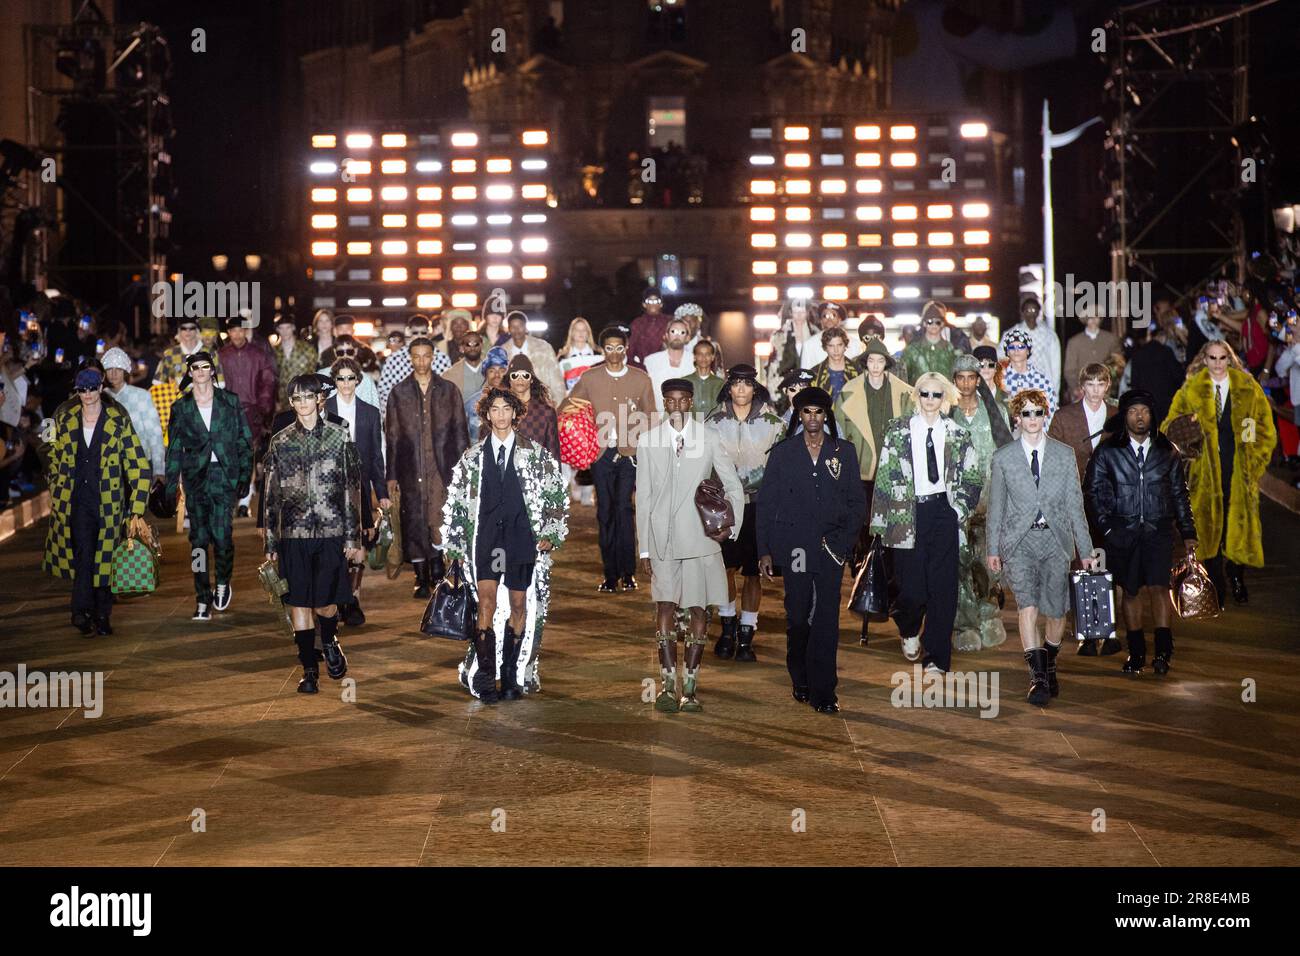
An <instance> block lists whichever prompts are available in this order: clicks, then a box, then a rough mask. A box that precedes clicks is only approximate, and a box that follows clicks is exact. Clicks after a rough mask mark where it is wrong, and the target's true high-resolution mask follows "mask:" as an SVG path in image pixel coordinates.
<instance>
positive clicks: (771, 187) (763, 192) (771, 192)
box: [749, 179, 776, 196]
mask: <svg viewBox="0 0 1300 956" xmlns="http://www.w3.org/2000/svg"><path fill="white" fill-rule="evenodd" d="M749 191H750V192H751V193H753V194H754V195H755V196H775V195H776V180H775V179H754V180H751V181H750V183H749Z"/></svg>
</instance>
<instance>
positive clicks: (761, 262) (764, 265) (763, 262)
mask: <svg viewBox="0 0 1300 956" xmlns="http://www.w3.org/2000/svg"><path fill="white" fill-rule="evenodd" d="M753 273H754V275H756V276H774V275H776V263H775V262H774V261H773V260H771V259H756V260H755V261H754V264H753Z"/></svg>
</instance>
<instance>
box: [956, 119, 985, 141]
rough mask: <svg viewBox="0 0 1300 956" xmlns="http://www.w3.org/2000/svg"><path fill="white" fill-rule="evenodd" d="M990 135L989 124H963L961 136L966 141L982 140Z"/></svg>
mask: <svg viewBox="0 0 1300 956" xmlns="http://www.w3.org/2000/svg"><path fill="white" fill-rule="evenodd" d="M988 134H989V124H988V123H962V124H961V135H962V137H963V138H964V139H980V138H981V137H984V136H987V135H988Z"/></svg>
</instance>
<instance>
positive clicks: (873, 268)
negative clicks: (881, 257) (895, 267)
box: [858, 262, 885, 272]
mask: <svg viewBox="0 0 1300 956" xmlns="http://www.w3.org/2000/svg"><path fill="white" fill-rule="evenodd" d="M884 268H885V264H884V263H883V262H859V263H858V271H859V272H881V271H883V270H884Z"/></svg>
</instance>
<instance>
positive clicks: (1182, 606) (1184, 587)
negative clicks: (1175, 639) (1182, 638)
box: [1169, 550, 1220, 621]
mask: <svg viewBox="0 0 1300 956" xmlns="http://www.w3.org/2000/svg"><path fill="white" fill-rule="evenodd" d="M1169 597H1170V599H1171V600H1172V601H1173V603H1174V610H1176V611H1177V612H1178V616H1179V617H1181V618H1182V619H1183V620H1184V621H1212V620H1214V619H1215V618H1216V617H1218V616H1219V612H1220V608H1219V594H1218V592H1217V591H1215V589H1214V584H1213V582H1212V581H1211V580H1210V575H1209V574H1208V573H1207V572H1206V570H1205V565H1203V564H1201V562H1200V561H1197V560H1196V551H1195V550H1192V551H1189V552H1188V553H1187V556H1186V557H1185V558H1183V560H1182V561H1180V562H1178V563H1177V564H1175V565H1174V568H1173V571H1172V572H1170V575H1169Z"/></svg>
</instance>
